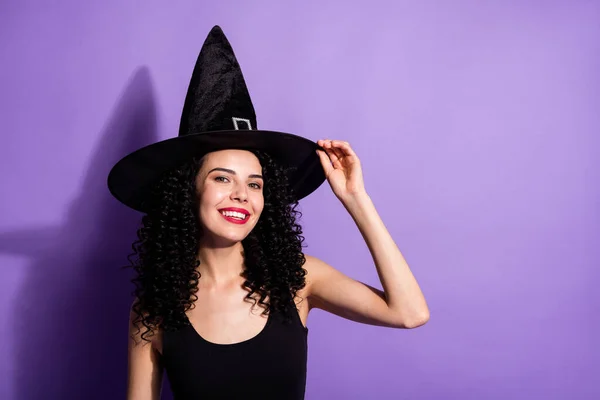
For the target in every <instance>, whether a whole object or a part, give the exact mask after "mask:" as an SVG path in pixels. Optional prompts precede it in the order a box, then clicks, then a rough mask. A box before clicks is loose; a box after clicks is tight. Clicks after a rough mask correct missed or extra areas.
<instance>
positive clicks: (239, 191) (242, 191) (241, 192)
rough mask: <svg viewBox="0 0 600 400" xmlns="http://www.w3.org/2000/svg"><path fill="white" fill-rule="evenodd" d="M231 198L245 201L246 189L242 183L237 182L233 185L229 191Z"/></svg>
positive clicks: (246, 198)
mask: <svg viewBox="0 0 600 400" xmlns="http://www.w3.org/2000/svg"><path fill="white" fill-rule="evenodd" d="M231 199H232V200H237V201H241V202H246V201H247V200H248V191H247V188H246V186H245V185H244V184H243V183H238V184H236V185H235V186H234V188H233V190H232V192H231Z"/></svg>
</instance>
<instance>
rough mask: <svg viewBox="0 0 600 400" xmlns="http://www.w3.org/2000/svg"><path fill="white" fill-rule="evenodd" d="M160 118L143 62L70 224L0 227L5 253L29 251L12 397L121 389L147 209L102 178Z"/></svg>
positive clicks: (112, 394) (145, 140)
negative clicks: (134, 254) (133, 258)
mask: <svg viewBox="0 0 600 400" xmlns="http://www.w3.org/2000/svg"><path fill="white" fill-rule="evenodd" d="M156 118H157V116H156V105H155V99H154V93H153V85H152V81H151V77H150V73H149V71H148V69H147V68H145V67H142V68H139V69H138V70H136V71H135V72H134V74H133V76H132V77H131V78H130V80H129V82H128V83H127V85H126V87H125V89H124V92H123V93H122V95H121V97H120V99H119V100H118V103H117V104H116V106H115V108H114V110H113V112H112V115H111V117H110V119H109V120H108V121H107V123H106V125H105V127H104V129H103V132H102V133H101V136H100V142H99V143H98V145H97V147H96V149H95V153H94V155H93V156H92V157H91V159H90V162H89V165H88V167H87V171H82V177H81V182H82V186H81V190H80V192H79V194H78V195H77V196H76V198H75V199H73V201H72V203H71V205H70V207H69V212H68V214H67V215H66V216H65V218H64V220H63V221H64V222H63V223H62V224H61V225H60V226H54V227H48V228H45V227H40V228H38V229H36V228H33V229H30V230H23V231H18V232H5V233H2V234H0V251H2V252H5V253H13V254H20V255H25V256H28V257H31V265H30V266H29V274H28V275H27V276H26V278H25V283H24V284H23V287H22V289H21V290H20V291H19V296H18V297H17V298H16V299H15V301H14V309H13V310H14V314H13V315H12V328H13V339H14V342H13V343H12V346H11V348H12V350H13V352H12V356H13V366H14V368H15V370H14V371H15V375H14V376H15V379H16V380H15V382H14V388H15V394H16V397H15V398H16V399H19V400H33V399H46V400H66V399H90V400H91V399H120V398H124V397H125V391H126V383H127V327H128V317H129V307H130V305H131V301H132V295H131V291H132V290H133V285H132V284H131V282H130V279H131V277H132V276H133V275H132V271H131V270H130V269H122V267H123V266H124V265H127V264H128V262H127V255H128V254H129V253H130V252H131V243H132V242H133V240H134V239H135V233H136V230H137V228H138V225H139V223H140V218H141V214H139V213H137V212H135V211H133V210H129V209H128V208H126V207H125V206H123V205H121V204H120V203H118V202H117V201H116V200H115V199H114V198H113V197H112V196H111V195H110V193H109V192H108V189H107V186H106V179H107V176H108V172H109V170H110V168H111V166H112V165H113V164H114V163H115V162H116V161H117V160H118V159H119V158H120V157H122V156H123V155H125V154H126V153H128V152H130V151H132V150H134V149H136V148H139V147H141V146H144V145H146V144H149V143H151V142H153V141H156V140H157V139H158V138H157V121H156ZM80 134H82V135H85V134H86V132H80ZM90 134H91V132H90ZM57 156H59V155H57ZM62 157H69V155H68V154H64V155H62ZM49 159H50V157H49ZM46 161H49V160H46ZM40 200H41V201H42V200H43V199H40ZM40 204H42V202H41V203H40Z"/></svg>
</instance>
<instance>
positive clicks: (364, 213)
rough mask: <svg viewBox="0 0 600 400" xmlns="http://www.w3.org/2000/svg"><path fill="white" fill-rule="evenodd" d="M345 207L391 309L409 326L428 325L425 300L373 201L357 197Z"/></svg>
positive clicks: (346, 201)
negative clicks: (368, 254)
mask: <svg viewBox="0 0 600 400" xmlns="http://www.w3.org/2000/svg"><path fill="white" fill-rule="evenodd" d="M343 204H344V206H345V207H346V209H347V210H348V212H349V213H350V215H351V216H352V219H353V220H354V222H355V223H356V225H357V227H358V229H359V231H360V232H361V234H362V236H363V238H364V240H365V242H366V244H367V246H368V248H369V251H370V252H371V255H372V257H373V262H374V263H375V267H376V268H377V273H378V275H379V279H380V281H381V284H382V286H383V289H384V292H385V296H386V302H387V304H388V306H389V307H390V309H392V310H394V311H395V312H397V313H398V314H399V316H400V318H401V319H402V320H403V321H406V323H407V325H419V324H422V323H425V322H426V321H427V320H428V319H429V309H428V307H427V302H426V301H425V297H424V296H423V293H422V291H421V288H420V287H419V284H418V283H417V280H416V279H415V277H414V275H413V273H412V272H411V270H410V268H409V266H408V263H407V262H406V260H405V259H404V256H403V255H402V253H401V252H400V250H399V249H398V246H397V245H396V243H395V242H394V240H393V238H392V237H391V235H390V233H389V232H388V230H387V229H386V227H385V225H384V223H383V221H382V220H381V218H380V216H379V214H378V213H377V210H376V209H375V206H374V204H373V202H372V200H371V198H370V197H369V196H368V195H367V194H366V193H365V194H361V195H355V196H353V197H352V198H350V199H348V200H345V201H343Z"/></svg>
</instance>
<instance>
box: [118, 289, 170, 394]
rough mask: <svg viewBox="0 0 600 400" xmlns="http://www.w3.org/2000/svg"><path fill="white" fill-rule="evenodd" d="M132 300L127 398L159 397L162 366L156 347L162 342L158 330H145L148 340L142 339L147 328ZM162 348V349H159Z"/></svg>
mask: <svg viewBox="0 0 600 400" xmlns="http://www.w3.org/2000/svg"><path fill="white" fill-rule="evenodd" d="M135 304H136V302H135V301H134V302H133V304H132V305H131V309H130V314H129V315H130V317H129V346H128V347H129V350H128V385H127V398H128V399H158V398H160V392H161V383H162V373H163V366H162V362H161V356H160V351H159V350H158V349H157V348H156V346H157V345H160V343H161V342H162V340H161V336H162V335H161V334H160V330H154V331H152V332H147V333H149V334H150V335H152V336H148V339H149V340H150V341H148V340H144V338H143V337H142V335H143V336H146V333H145V332H146V331H147V329H146V328H145V326H144V325H143V324H142V323H141V321H140V318H139V316H138V314H137V313H136V312H135V310H134V305H135ZM161 350H162V349H161Z"/></svg>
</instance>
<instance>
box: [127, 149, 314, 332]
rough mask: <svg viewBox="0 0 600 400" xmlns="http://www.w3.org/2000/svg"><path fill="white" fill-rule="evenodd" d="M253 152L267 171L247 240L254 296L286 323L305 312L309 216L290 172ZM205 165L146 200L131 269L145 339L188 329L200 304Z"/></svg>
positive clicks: (173, 177) (162, 184) (187, 167)
mask: <svg viewBox="0 0 600 400" xmlns="http://www.w3.org/2000/svg"><path fill="white" fill-rule="evenodd" d="M252 153H254V154H255V155H256V157H257V158H258V160H259V162H260V164H261V166H262V173H263V177H264V188H263V195H264V200H265V203H264V208H263V212H262V214H261V216H260V219H259V221H258V222H257V224H256V226H255V227H254V228H253V229H252V231H251V232H250V234H249V235H248V236H247V237H246V238H245V239H244V240H243V241H242V246H243V253H244V266H245V268H244V271H243V273H242V276H243V278H244V279H245V281H244V284H243V285H244V287H245V288H246V289H247V290H248V294H247V295H246V299H248V300H250V301H252V300H253V302H254V304H255V305H256V304H257V303H258V304H260V305H261V307H262V308H264V310H263V312H262V313H263V314H267V313H270V312H272V311H277V312H280V313H281V315H282V316H283V317H284V318H283V319H284V321H287V322H290V321H291V316H290V312H292V311H293V312H297V311H296V309H295V302H294V301H293V299H294V298H295V297H296V293H297V292H298V290H300V289H302V288H303V287H304V286H305V275H306V271H305V270H304V269H303V265H304V263H305V261H306V260H305V257H304V254H303V252H302V247H303V242H304V237H303V236H302V228H301V226H300V225H299V224H298V223H297V220H298V218H299V217H301V216H302V214H301V212H300V211H299V210H297V206H298V200H297V199H296V198H295V196H294V194H293V192H292V190H291V189H290V186H289V184H288V179H287V176H288V175H287V174H288V173H289V172H290V171H288V170H286V169H284V168H283V167H282V166H280V165H279V164H278V163H276V162H275V160H273V158H271V157H270V156H269V155H268V154H266V153H264V152H260V151H252ZM203 160H204V158H200V159H197V158H195V159H192V160H190V161H189V162H187V163H186V164H184V165H182V166H181V167H179V168H177V169H174V170H171V171H169V172H168V173H166V174H165V176H164V177H163V178H162V179H161V180H160V181H159V182H158V183H157V184H156V185H154V187H153V189H152V190H151V195H150V196H149V197H148V199H147V203H146V209H147V210H148V211H147V213H146V215H144V216H143V217H142V225H141V227H140V228H139V229H138V232H137V236H138V240H136V241H135V242H134V243H133V245H132V248H133V253H132V254H131V255H129V257H128V260H129V262H130V265H128V266H126V268H133V269H134V270H135V277H134V278H133V279H132V283H133V284H134V285H135V290H134V291H133V293H132V294H133V295H134V296H135V299H136V301H135V302H134V304H133V305H132V312H133V316H134V318H133V320H132V323H133V324H134V325H135V326H136V327H137V328H138V331H137V333H139V332H140V323H141V325H143V326H144V327H145V331H144V332H143V333H142V334H141V338H142V339H144V340H147V341H149V339H148V336H152V335H153V334H154V332H155V330H156V329H157V328H160V329H162V330H163V331H174V330H177V329H179V328H181V327H182V326H186V325H188V324H189V321H188V320H187V318H186V317H185V312H186V311H187V310H189V309H190V308H191V307H192V305H193V304H194V302H195V301H196V300H197V296H196V295H195V293H196V292H197V291H198V281H199V279H200V273H199V272H198V270H197V267H198V265H199V264H200V261H199V260H198V259H197V254H198V242H199V238H200V236H201V235H202V228H201V226H200V223H199V218H198V196H197V192H196V176H197V174H198V172H199V170H200V168H201V166H202V163H203ZM255 293H256V294H258V297H259V298H258V300H257V299H256V298H255V296H253V295H254V294H255ZM267 296H268V298H269V301H268V303H267V302H265V299H266V298H267Z"/></svg>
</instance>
